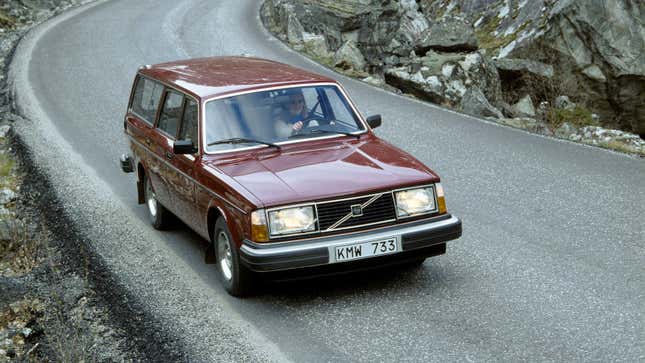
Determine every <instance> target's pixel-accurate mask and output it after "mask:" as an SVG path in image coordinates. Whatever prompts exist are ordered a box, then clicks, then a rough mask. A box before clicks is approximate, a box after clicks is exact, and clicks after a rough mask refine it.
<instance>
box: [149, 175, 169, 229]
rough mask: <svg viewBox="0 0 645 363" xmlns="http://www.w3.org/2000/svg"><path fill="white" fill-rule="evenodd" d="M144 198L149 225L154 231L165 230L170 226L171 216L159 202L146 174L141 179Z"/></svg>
mask: <svg viewBox="0 0 645 363" xmlns="http://www.w3.org/2000/svg"><path fill="white" fill-rule="evenodd" d="M143 178H144V179H143V187H144V196H145V202H146V208H147V209H148V217H149V218H150V223H151V224H152V226H153V227H154V228H155V229H159V230H162V229H166V228H167V227H168V226H169V225H170V218H171V214H170V211H168V210H167V209H166V207H164V206H163V205H161V203H159V201H158V200H157V197H156V195H155V191H154V189H153V187H152V182H151V181H150V178H149V177H148V175H147V174H144V177H143Z"/></svg>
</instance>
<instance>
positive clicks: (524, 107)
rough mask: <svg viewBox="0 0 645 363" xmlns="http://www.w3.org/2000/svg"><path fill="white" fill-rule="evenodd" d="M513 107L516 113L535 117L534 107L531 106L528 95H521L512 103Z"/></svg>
mask: <svg viewBox="0 0 645 363" xmlns="http://www.w3.org/2000/svg"><path fill="white" fill-rule="evenodd" d="M513 109H514V110H515V112H516V113H517V114H520V115H524V116H531V117H535V114H536V113H535V107H533V101H532V100H531V96H530V95H526V96H524V97H522V98H521V99H520V100H519V101H518V102H517V103H516V104H514V105H513Z"/></svg>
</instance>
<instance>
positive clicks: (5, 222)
mask: <svg viewBox="0 0 645 363" xmlns="http://www.w3.org/2000/svg"><path fill="white" fill-rule="evenodd" d="M24 229H25V225H24V223H23V222H22V221H21V220H19V219H13V218H2V219H0V241H2V242H5V241H11V240H13V239H15V238H16V236H18V235H19V233H20V232H21V231H24Z"/></svg>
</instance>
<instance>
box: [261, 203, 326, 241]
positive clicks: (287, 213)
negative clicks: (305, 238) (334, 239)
mask: <svg viewBox="0 0 645 363" xmlns="http://www.w3.org/2000/svg"><path fill="white" fill-rule="evenodd" d="M269 228H270V230H271V235H272V236H275V235H282V234H291V233H300V232H311V231H314V230H316V219H315V218H314V208H313V206H304V207H294V208H285V209H278V210H273V211H270V212H269Z"/></svg>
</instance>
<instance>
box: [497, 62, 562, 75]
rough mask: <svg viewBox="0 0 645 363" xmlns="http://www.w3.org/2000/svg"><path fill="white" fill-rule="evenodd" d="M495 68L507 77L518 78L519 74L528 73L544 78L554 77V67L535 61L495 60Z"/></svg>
mask: <svg viewBox="0 0 645 363" xmlns="http://www.w3.org/2000/svg"><path fill="white" fill-rule="evenodd" d="M495 66H496V67H497V70H498V71H499V73H500V74H503V75H506V76H507V77H517V75H518V74H519V73H528V74H533V75H536V76H539V77H544V78H552V77H553V66H551V65H549V64H544V63H542V62H538V61H534V60H527V59H512V58H501V59H497V60H495Z"/></svg>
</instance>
